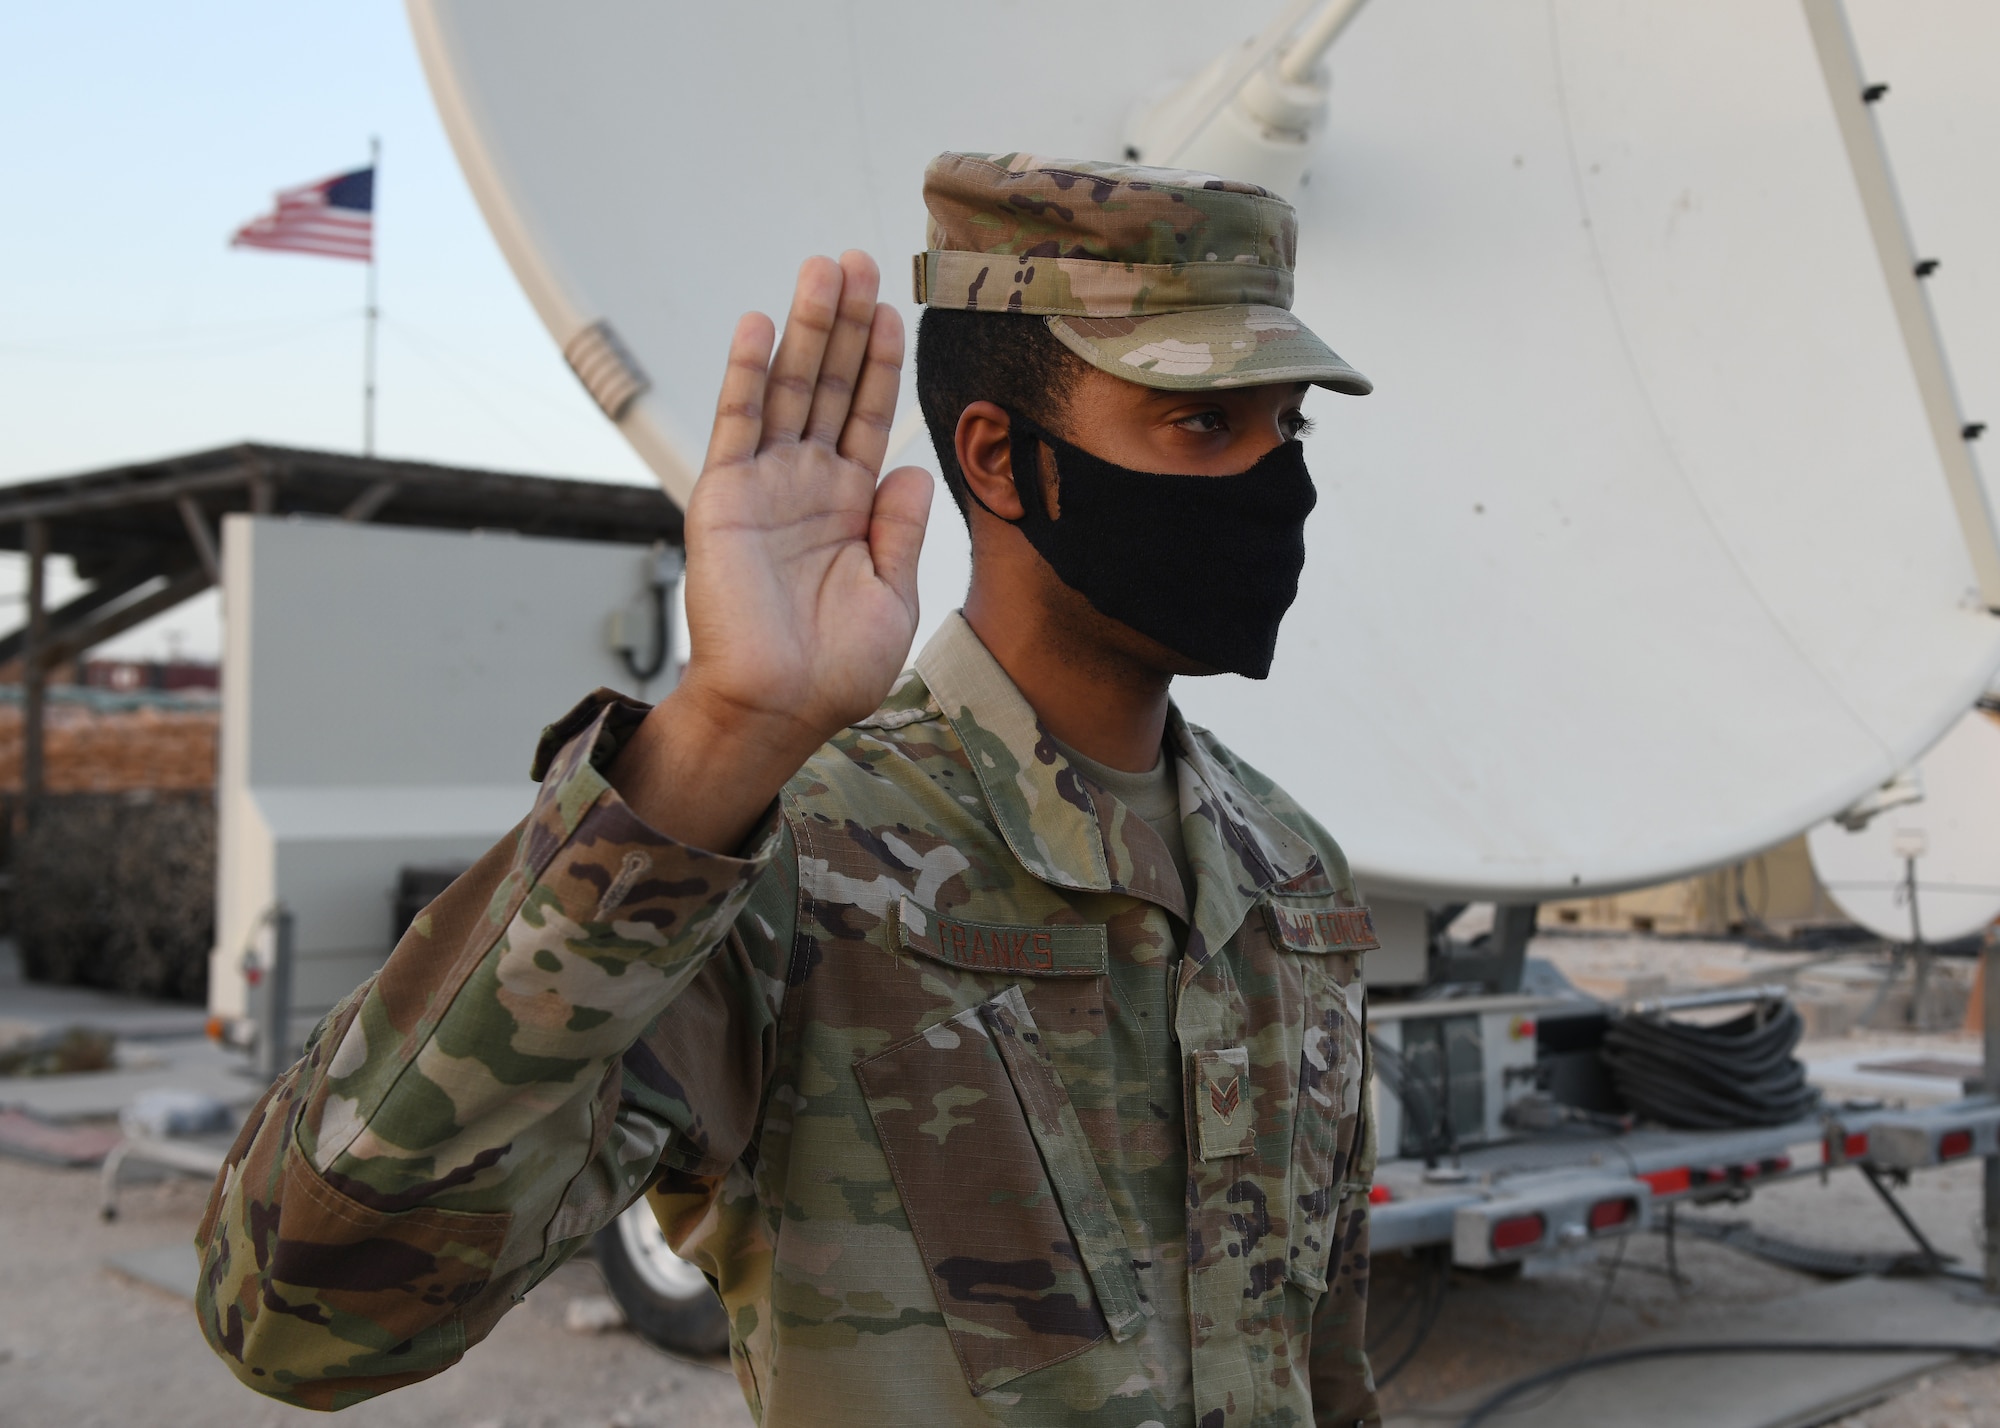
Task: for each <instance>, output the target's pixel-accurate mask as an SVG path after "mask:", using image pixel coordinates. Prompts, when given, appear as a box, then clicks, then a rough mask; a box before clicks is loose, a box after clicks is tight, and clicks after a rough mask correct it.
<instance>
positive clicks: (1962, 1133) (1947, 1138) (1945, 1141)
mask: <svg viewBox="0 0 2000 1428" xmlns="http://www.w3.org/2000/svg"><path fill="white" fill-rule="evenodd" d="M1970 1154H1972V1132H1971V1131H1969V1130H1949V1131H1946V1132H1945V1133H1944V1134H1943V1135H1941V1136H1939V1137H1938V1159H1939V1160H1957V1159H1958V1158H1959V1157H1960V1156H1962V1155H1970Z"/></svg>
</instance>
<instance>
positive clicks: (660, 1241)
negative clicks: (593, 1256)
mask: <svg viewBox="0 0 2000 1428" xmlns="http://www.w3.org/2000/svg"><path fill="white" fill-rule="evenodd" d="M593 1248H594V1249H595V1250H596V1253H597V1267H598V1270H599V1271H600V1272H601V1273H602V1274H603V1275H604V1284H605V1287H606V1288H607V1289H609V1290H610V1291H611V1297H612V1298H613V1299H616V1300H617V1301H618V1307H619V1308H621V1309H623V1310H624V1311H625V1319H626V1321H627V1322H628V1323H629V1324H631V1326H632V1329H633V1332H635V1333H637V1334H638V1335H639V1336H640V1337H641V1338H643V1339H645V1340H647V1341H648V1342H649V1343H652V1344H655V1345H657V1346H659V1347H660V1348H663V1349H667V1350H669V1351H671V1352H673V1353H677V1354H693V1355H708V1354H719V1353H722V1352H724V1351H726V1350H727V1349H728V1348H729V1315H728V1312H727V1311H726V1310H724V1309H723V1307H722V1301H721V1300H719V1299H717V1298H716V1297H715V1291H714V1290H713V1289H712V1288H710V1287H709V1283H708V1280H707V1278H706V1277H705V1276H704V1275H703V1274H702V1272H701V1271H700V1270H698V1269H696V1268H695V1267H694V1266H693V1265H691V1264H689V1263H688V1262H687V1261H686V1260H684V1259H682V1258H681V1257H680V1256H679V1255H677V1254H675V1253H674V1252H673V1248H672V1247H671V1246H670V1245H668V1244H667V1237H666V1236H665V1235H664V1234H662V1233H661V1232H660V1222H659V1221H658V1220H656V1219H654V1218H653V1207H652V1206H651V1205H649V1204H647V1203H646V1201H645V1200H643V1199H642V1200H640V1201H638V1202H637V1203H636V1204H634V1205H633V1206H632V1208H630V1209H629V1210H627V1211H626V1212H625V1213H624V1214H622V1215H620V1216H619V1217H618V1218H617V1219H615V1220H613V1221H612V1222H611V1223H610V1224H608V1225H606V1226H605V1227H604V1228H603V1229H601V1230H599V1231H598V1232H597V1238H596V1239H595V1241H593Z"/></svg>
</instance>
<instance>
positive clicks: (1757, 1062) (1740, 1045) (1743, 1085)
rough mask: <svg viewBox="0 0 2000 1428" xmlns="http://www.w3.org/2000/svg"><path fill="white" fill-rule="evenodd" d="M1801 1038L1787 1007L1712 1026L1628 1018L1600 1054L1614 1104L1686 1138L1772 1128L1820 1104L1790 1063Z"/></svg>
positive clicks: (1794, 1013) (1799, 1024) (1615, 1024)
mask: <svg viewBox="0 0 2000 1428" xmlns="http://www.w3.org/2000/svg"><path fill="white" fill-rule="evenodd" d="M1804 1032H1805V1023H1804V1022H1803V1020H1802V1019H1801V1018H1800V1016H1799V1013H1798V1009H1797V1008H1796V1007H1794V1006H1792V1005H1791V1004H1790V1003H1789V1002H1786V1003H1784V1004H1782V1005H1781V1006H1780V1007H1779V1008H1778V1009H1777V1011H1776V1012H1775V1013H1770V1014H1767V1013H1766V1011H1765V1010H1764V1009H1763V1008H1753V1009H1752V1010H1750V1011H1747V1012H1745V1013H1744V1014H1743V1015H1741V1016H1739V1017H1733V1018H1731V1019H1730V1020H1728V1021H1725V1022H1721V1023H1718V1024H1716V1025H1714V1026H1700V1025H1695V1024H1692V1023H1688V1022H1678V1021H1670V1020H1668V1019H1666V1018H1665V1017H1657V1018H1656V1017H1649V1016H1639V1015H1626V1016H1621V1017H1616V1018H1614V1019H1613V1020H1612V1022H1611V1024H1610V1025H1609V1026H1608V1027H1607V1028H1606V1029H1605V1033H1604V1049H1603V1051H1602V1053H1601V1054H1602V1056H1603V1058H1604V1064H1605V1066H1606V1067H1607V1068H1608V1069H1609V1070H1610V1072H1611V1079H1612V1083H1613V1084H1614V1085H1615V1086H1616V1087H1617V1089H1618V1095H1619V1098H1620V1099H1621V1100H1622V1101H1623V1102H1624V1103H1625V1104H1626V1105H1627V1106H1628V1107H1630V1108H1631V1109H1632V1110H1633V1111H1635V1112H1637V1113H1638V1114H1639V1115H1640V1116H1641V1117H1643V1118H1644V1119H1647V1120H1652V1121H1657V1122H1659V1123H1660V1124H1662V1125H1667V1126H1674V1127H1678V1128H1680V1129H1684V1130H1728V1129H1731V1128H1734V1127H1739V1126H1776V1125H1784V1124H1785V1123H1787V1122H1789V1121H1795V1120H1798V1119H1800V1118H1801V1117H1803V1116H1806V1115H1809V1114H1811V1112H1812V1111H1813V1109H1814V1108H1815V1107H1816V1106H1817V1105H1818V1104H1819V1092H1818V1091H1816V1090H1814V1089H1813V1088H1812V1087H1811V1086H1809V1085H1807V1084H1806V1068H1805V1066H1804V1065H1803V1064H1802V1063H1801V1062H1800V1061H1799V1060H1798V1058H1797V1057H1795V1056H1793V1055H1792V1052H1793V1050H1794V1049H1795V1048H1796V1047H1797V1046H1798V1044H1799V1038H1800V1037H1801V1036H1802V1035H1803V1034H1804Z"/></svg>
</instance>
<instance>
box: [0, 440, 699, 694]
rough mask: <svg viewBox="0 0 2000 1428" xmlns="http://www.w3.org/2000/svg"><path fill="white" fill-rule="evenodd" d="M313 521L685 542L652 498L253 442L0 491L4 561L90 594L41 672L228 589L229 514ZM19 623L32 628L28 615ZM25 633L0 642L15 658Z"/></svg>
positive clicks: (635, 491) (602, 485)
mask: <svg viewBox="0 0 2000 1428" xmlns="http://www.w3.org/2000/svg"><path fill="white" fill-rule="evenodd" d="M232 511H249V512H255V513H257V514H260V515H291V514H301V515H315V516H327V517H332V518H336V519H341V520H350V521H375V522H379V523H382V524H387V525H403V526H425V527H430V528H432V529H438V530H475V529H477V530H507V531H516V532H519V533H520V534H522V535H532V536H549V537H555V538H561V539H568V540H602V541H614V542H619V543H623V544H629V545H650V544H652V543H653V542H655V541H661V540H664V541H667V542H670V543H672V544H676V545H678V544H679V543H680V540H681V513H680V510H679V509H678V508H677V507H675V505H674V504H673V503H672V502H671V501H669V500H668V499H667V498H666V496H665V495H664V494H663V493H662V492H661V491H660V490H659V489H658V488H656V487H650V486H625V485H614V484H611V483H608V482H602V481H577V480H569V479H564V478H559V477H553V476H523V475H516V474H514V473H511V472H503V471H482V470H477V469H473V468H468V467H461V466H437V465H432V464H431V463H429V462H422V461H391V460H382V459H380V458H375V457H364V456H349V455H343V454H340V453H337V452H331V451H306V450H301V449H298V448H295V447H284V446H265V445H261V444H258V443H245V444H243V445H240V446H226V447H219V448H217V449H215V450H213V451H200V452H195V453H192V454H190V455H186V456H175V457H168V458H165V459H163V460H159V461H147V462H140V463H137V464H134V465H130V466H113V467H107V468H105V469H103V470H100V471H89V472H84V473H82V474H79V475H74V476H55V477H50V478H48V479H46V480H41V481H29V482H24V483H22V484H19V485H14V486H8V487H5V488H0V550H21V551H27V552H30V553H31V554H32V553H33V551H34V549H35V548H36V547H37V546H39V547H40V548H41V549H42V550H43V551H44V552H45V553H46V554H49V555H67V556H69V557H70V558H71V559H72V560H73V561H74V562H75V564H76V572H77V574H78V575H79V576H80V577H82V578H83V579H85V580H90V581H93V582H94V584H93V586H92V588H91V589H89V590H87V591H85V592H84V593H83V594H81V595H79V596H77V597H76V598H75V599H73V600H71V601H70V602H69V603H68V604H66V605H64V606H62V607H61V608H59V609H54V610H50V611H48V612H47V630H46V633H45V634H44V636H43V637H42V638H41V639H40V640H39V641H38V642H37V652H36V659H35V664H36V665H37V666H38V667H39V668H40V669H48V668H52V667H53V666H55V665H59V664H62V663H65V662H66V661H68V660H72V659H75V658H76V657H77V656H78V655H80V654H82V653H83V651H85V650H87V649H89V648H90V647H91V646H92V645H96V644H99V643H102V642H103V641H105V640H108V639H110V638H111V637H112V636H114V635H118V634H121V633H123V632H124V631H126V630H128V629H131V628H132V627H133V626H135V625H138V624H140V623H142V622H143V621H145V620H149V619H151V618H152V617H153V616H155V615H158V614H161V613H162V612H164V611H166V610H170V609H172V608H173V607H174V606H176V605H178V604H180V603H181V602H183V601H185V600H187V599H189V598H191V597H193V596H195V595H198V594H200V593H201V592H202V591H203V590H206V589H207V588H208V587H209V586H210V585H213V584H215V583H217V582H218V580H219V578H220V573H221V572H220V563H219V561H220V557H219V552H220V542H219V539H218V534H217V533H218V531H219V530H220V522H221V519H222V517H223V516H224V515H227V514H228V513H230V512H232ZM24 618H25V616H24ZM27 633H28V632H27V626H26V625H25V624H23V626H22V627H21V628H19V629H16V630H14V631H12V632H11V633H9V634H6V635H4V636H0V663H4V662H7V661H11V660H14V659H16V658H18V657H19V656H20V655H21V654H22V652H23V647H24V645H25V643H26V639H27Z"/></svg>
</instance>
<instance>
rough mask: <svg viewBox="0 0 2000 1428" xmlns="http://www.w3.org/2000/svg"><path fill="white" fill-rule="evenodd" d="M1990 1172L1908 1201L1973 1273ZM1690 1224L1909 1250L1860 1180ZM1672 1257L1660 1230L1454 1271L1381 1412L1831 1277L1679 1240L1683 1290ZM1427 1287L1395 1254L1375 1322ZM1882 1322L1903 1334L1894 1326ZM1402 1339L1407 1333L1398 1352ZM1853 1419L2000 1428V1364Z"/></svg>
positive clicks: (1954, 1177)
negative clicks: (1551, 1256)
mask: <svg viewBox="0 0 2000 1428" xmlns="http://www.w3.org/2000/svg"><path fill="white" fill-rule="evenodd" d="M1980 1176H1981V1167H1980V1166H1979V1164H1978V1163H1977V1162H1968V1163H1965V1164H1960V1165H1954V1166H1946V1167H1944V1168H1942V1169H1938V1170H1933V1171H1929V1172H1926V1173H1923V1174H1920V1175H1918V1176H1917V1177H1915V1178H1914V1179H1913V1180H1912V1182H1911V1184H1910V1186H1909V1187H1908V1189H1907V1190H1904V1191H1901V1192H1899V1194H1900V1198H1901V1199H1902V1200H1903V1203H1904V1205H1905V1206H1906V1208H1908V1210H1909V1211H1910V1213H1911V1215H1912V1216H1913V1218H1915V1220H1916V1221H1917V1223H1918V1224H1919V1225H1920V1226H1921V1227H1922V1228H1923V1229H1924V1231H1925V1233H1926V1234H1927V1235H1929V1236H1930V1238H1931V1240H1932V1242H1933V1243H1934V1244H1935V1245H1936V1246H1937V1247H1938V1249H1939V1250H1941V1251H1942V1252H1944V1253H1946V1254H1954V1255H1957V1256H1959V1257H1960V1261H1961V1263H1962V1264H1964V1265H1966V1266H1967V1267H1969V1268H1977V1267H1978V1265H1979V1263H1980V1261H1979V1253H1980V1251H1979V1216H1980V1193H1981V1191H1980V1184H1981V1181H1980ZM1683 1215H1684V1216H1685V1217H1688V1218H1695V1217H1699V1218H1705V1219H1708V1220H1714V1221H1747V1222H1748V1223H1750V1224H1751V1225H1753V1226H1755V1227H1756V1228H1757V1229H1759V1230H1761V1231H1763V1232H1765V1233H1767V1234H1771V1235H1777V1236H1782V1237H1784V1238H1787V1239H1791V1240H1797V1241H1803V1242H1805V1243H1808V1244H1813V1245H1818V1246H1824V1247H1829V1248H1839V1249H1845V1250H1852V1251H1872V1250H1881V1251H1901V1250H1906V1249H1908V1248H1910V1244H1909V1241H1908V1239H1907V1238H1906V1237H1905V1236H1904V1235H1903V1232H1902V1230H1901V1229H1900V1228H1898V1226H1897V1225H1896V1223H1895V1221H1894V1220H1893V1219H1892V1218H1891V1217H1890V1216H1889V1214H1888V1212H1887V1211H1886V1210H1885V1209H1884V1208H1883V1207H1882V1205H1881V1203H1880V1201H1878V1200H1877V1199H1876V1198H1875V1195H1874V1192H1873V1191H1871V1190H1870V1189H1869V1188H1868V1185H1867V1183H1866V1182H1865V1181H1864V1180H1862V1178H1861V1177H1860V1175H1859V1174H1858V1173H1856V1172H1853V1171H1847V1172H1844V1173H1841V1174H1836V1175H1833V1176H1831V1177H1829V1179H1828V1181H1827V1183H1826V1184H1825V1185H1822V1184H1820V1182H1819V1181H1818V1180H1817V1179H1815V1178H1811V1177H1806V1178H1802V1179H1798V1180H1792V1181H1787V1182H1784V1183H1782V1184H1776V1185H1770V1186H1766V1187H1764V1188H1763V1189H1761V1190H1759V1191H1758V1192H1757V1194H1756V1195H1755V1196H1754V1197H1753V1198H1752V1199H1751V1200H1750V1201H1748V1202H1747V1203H1745V1204H1741V1205H1720V1206H1715V1207H1712V1208H1708V1209H1703V1210H1692V1211H1684V1212H1683ZM1665 1251H1666V1241H1665V1239H1664V1238H1663V1237H1662V1236H1661V1235H1659V1234H1646V1235H1641V1236H1637V1237H1634V1238H1633V1239H1631V1240H1629V1241H1627V1242H1626V1243H1625V1246H1624V1249H1623V1253H1622V1258H1621V1257H1620V1252H1619V1250H1618V1249H1617V1248H1615V1247H1613V1248H1609V1249H1605V1250H1603V1251H1601V1252H1597V1253H1593V1254H1591V1255H1590V1256H1588V1257H1586V1258H1580V1259H1575V1260H1568V1261H1563V1260H1544V1261H1541V1262H1538V1263H1535V1264H1532V1265H1530V1266H1528V1268H1527V1269H1526V1270H1525V1271H1524V1272H1523V1273H1522V1274H1521V1275H1520V1276H1519V1277H1518V1278H1515V1279H1512V1280H1505V1279H1501V1280H1495V1279H1486V1278H1481V1277H1480V1276H1478V1275H1476V1274H1470V1273H1465V1272H1459V1273H1456V1274H1454V1275H1453V1277H1452V1282H1451V1288H1450V1292H1449V1293H1448V1294H1447V1296H1446V1298H1445V1303H1444V1309H1443V1312H1442V1313H1441V1314H1440V1315H1439V1316H1438V1322H1437V1326H1436V1328H1435V1329H1434V1330H1433V1331H1432V1333H1431V1335H1430V1337H1429V1339H1428V1340H1427V1341H1426V1342H1425V1344H1424V1346H1423V1348H1422V1349H1420V1350H1419V1351H1418V1353H1417V1355H1416V1356H1415V1357H1414V1358H1413V1359H1412V1360H1411V1361H1410V1364H1409V1366H1408V1368H1407V1369H1405V1370H1404V1372H1403V1373H1402V1374H1401V1375H1400V1376H1398V1377H1397V1378H1396V1379H1395V1380H1394V1381H1393V1382H1391V1383H1390V1384H1389V1385H1388V1386H1387V1388H1386V1389H1385V1390H1384V1392H1383V1401H1384V1406H1385V1407H1386V1408H1388V1409H1390V1410H1391V1411H1392V1412H1393V1411H1406V1410H1408V1409H1411V1408H1414V1407H1418V1406H1420V1405H1423V1404H1428V1403H1435V1402H1437V1401H1439V1400H1441V1399H1447V1398H1450V1397H1452V1396H1453V1395H1456V1394H1461V1393H1465V1392H1467V1391H1470V1390H1474V1389H1478V1388H1480V1387H1482V1386H1497V1385H1499V1384H1502V1383H1505V1382H1507V1381H1509V1380H1511V1379H1515V1378H1520V1377H1524V1376H1526V1375H1527V1374H1530V1373H1533V1372H1535V1371H1537V1370H1539V1369H1543V1368H1547V1367H1551V1366H1553V1365H1555V1364H1558V1363H1561V1362H1563V1361H1564V1360H1566V1359H1569V1358H1572V1357H1577V1356H1581V1355H1583V1354H1586V1353H1593V1352H1600V1351H1602V1350H1605V1349H1612V1348H1617V1347H1619V1346H1621V1345H1623V1344H1628V1343H1631V1342H1633V1341H1635V1340H1637V1339H1640V1338H1643V1337H1645V1336H1646V1335H1647V1334H1649V1333H1651V1332H1652V1331H1654V1330H1657V1329H1665V1328H1671V1327H1677V1326H1680V1325H1683V1324H1699V1323H1700V1322H1701V1321H1702V1320H1703V1318H1704V1317H1707V1316H1710V1315H1712V1314H1714V1313H1715V1311H1717V1310H1719V1309H1727V1308H1730V1307H1733V1306H1738V1305H1748V1304H1754V1303H1759V1302H1762V1301H1765V1300H1771V1299H1779V1298H1784V1297H1787V1296H1790V1295H1794V1294H1800V1293H1804V1292H1805V1291H1807V1290H1809V1289H1811V1288H1813V1287H1814V1286H1816V1285H1818V1284H1821V1283H1823V1282H1824V1281H1821V1280H1816V1279H1813V1278H1811V1277H1809V1276H1807V1275H1804V1274H1799V1273H1796V1272H1794V1271H1792V1270H1789V1269H1784V1268H1781V1267H1779V1266H1777V1265H1774V1264H1770V1263H1768V1262H1766V1261H1764V1260H1760V1259H1755V1258H1752V1257H1750V1256H1748V1255H1744V1254H1740V1253H1738V1252H1737V1251H1735V1250H1732V1249H1729V1248H1726V1247H1724V1246H1721V1245H1717V1244H1714V1243H1712V1242H1709V1241H1705V1240H1702V1239H1699V1238H1696V1237H1695V1236H1694V1235H1692V1234H1682V1235H1680V1236H1678V1237H1677V1244H1676V1251H1677V1261H1678V1266H1679V1270H1680V1273H1681V1275H1682V1282H1680V1283H1676V1282H1675V1281H1673V1280H1672V1279H1670V1278H1669V1277H1668V1276H1667V1273H1666V1254H1665ZM1614 1267H1615V1272H1614ZM1423 1285H1424V1270H1423V1269H1422V1267H1421V1266H1420V1265H1418V1264H1416V1263H1415V1262H1413V1261H1411V1260H1409V1259H1406V1258H1404V1257H1403V1256H1401V1255H1385V1256H1384V1257H1383V1258H1382V1259H1381V1260H1379V1261H1377V1265H1376V1285H1375V1290H1374V1295H1373V1298H1372V1301H1371V1304H1370V1312H1371V1315H1373V1316H1374V1317H1375V1318H1376V1321H1377V1323H1378V1324H1379V1325H1383V1326H1386V1325H1387V1324H1388V1322H1389V1320H1390V1318H1391V1317H1392V1316H1393V1315H1395V1313H1396V1312H1397V1310H1398V1309H1399V1308H1400V1307H1401V1306H1402V1305H1403V1304H1404V1303H1406V1302H1408V1301H1409V1300H1410V1299H1411V1298H1413V1297H1414V1296H1416V1295H1417V1294H1419V1293H1420V1292H1421V1290H1422V1288H1423ZM1882 1327H1883V1332H1884V1333H1885V1334H1893V1332H1894V1326H1893V1325H1890V1324H1884V1325H1883V1326H1882ZM1403 1342H1406V1339H1403V1338H1401V1337H1399V1338H1398V1339H1397V1340H1396V1341H1394V1342H1393V1343H1392V1344H1391V1345H1390V1346H1389V1347H1390V1350H1391V1351H1392V1352H1393V1351H1394V1349H1396V1348H1398V1347H1400V1345H1401V1344H1402V1343H1403ZM1389 1358H1390V1355H1389V1354H1378V1356H1377V1359H1378V1370H1384V1371H1385V1370H1386V1369H1387V1368H1388V1367H1389ZM1955 1399H1964V1400H1965V1406H1963V1407H1953V1406H1952V1403H1953V1401H1954V1400H1955ZM1974 1405H1978V1406H1977V1407H1974ZM1981 1415H1984V1416H1981ZM1521 1421H1523V1422H1531V1421H1532V1417H1524V1418H1523V1419H1522V1420H1521ZM1844 1422H1845V1423H1846V1424H1847V1425H1849V1428H1863V1425H1866V1428H1944V1425H1948V1424H1962V1425H1965V1428H1989V1425H1990V1428H2000V1368H1995V1367H1988V1368H1982V1369H1975V1370H1963V1371H1953V1372H1949V1373H1940V1374H1938V1375H1936V1376H1935V1377H1934V1378H1933V1379H1931V1380H1928V1381H1926V1383H1925V1384H1924V1385H1923V1386H1921V1387H1918V1388H1916V1389H1914V1390H1912V1391H1908V1392H1904V1393H1901V1394H1899V1395H1898V1396H1897V1397H1896V1398H1894V1399H1892V1400H1891V1401H1890V1402H1889V1403H1887V1404H1884V1405H1882V1406H1881V1407H1878V1408H1874V1409H1870V1410H1869V1411H1868V1412H1866V1413H1865V1414H1862V1415H1859V1416H1856V1417H1852V1418H1849V1419H1847V1420H1844Z"/></svg>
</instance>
